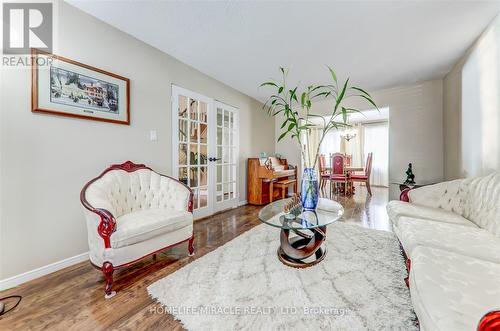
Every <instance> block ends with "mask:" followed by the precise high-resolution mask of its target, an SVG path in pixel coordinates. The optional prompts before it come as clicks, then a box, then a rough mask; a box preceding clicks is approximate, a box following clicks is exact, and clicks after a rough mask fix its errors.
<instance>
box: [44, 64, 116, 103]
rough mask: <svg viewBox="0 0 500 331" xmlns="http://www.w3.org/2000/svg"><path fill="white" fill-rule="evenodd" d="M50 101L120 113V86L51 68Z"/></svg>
mask: <svg viewBox="0 0 500 331" xmlns="http://www.w3.org/2000/svg"><path fill="white" fill-rule="evenodd" d="M50 100H51V101H52V102H54V103H61V104H66V105H71V106H77V107H82V108H87V109H93V110H97V111H106V112H111V113H116V112H117V111H118V85H116V84H112V83H109V82H104V81H102V80H99V79H95V78H92V77H87V76H84V75H80V74H78V73H76V72H71V71H68V70H64V69H61V68H57V67H54V66H52V67H51V68H50Z"/></svg>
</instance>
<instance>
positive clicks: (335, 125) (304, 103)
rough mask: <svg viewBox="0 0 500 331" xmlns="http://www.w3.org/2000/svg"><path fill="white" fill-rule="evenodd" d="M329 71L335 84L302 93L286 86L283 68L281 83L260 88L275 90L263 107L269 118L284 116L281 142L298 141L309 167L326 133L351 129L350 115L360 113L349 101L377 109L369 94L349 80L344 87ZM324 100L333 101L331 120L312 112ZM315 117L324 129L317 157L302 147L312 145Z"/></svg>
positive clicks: (277, 82)
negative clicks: (355, 100)
mask: <svg viewBox="0 0 500 331" xmlns="http://www.w3.org/2000/svg"><path fill="white" fill-rule="evenodd" d="M328 70H329V72H330V76H331V79H332V84H329V85H309V86H307V88H306V89H305V90H303V91H300V90H299V87H298V86H295V87H293V88H292V87H288V86H287V75H288V70H286V69H284V68H282V67H281V68H280V72H281V81H274V80H271V81H267V82H264V83H262V84H261V85H260V86H261V87H263V86H267V87H270V88H272V89H273V90H274V91H273V94H272V95H271V96H270V97H269V99H268V100H267V102H266V103H265V104H264V107H263V108H264V109H265V110H266V111H267V112H268V114H269V115H270V116H278V115H280V114H282V117H283V122H282V123H281V128H280V130H281V134H280V136H279V138H278V141H281V140H282V139H283V138H285V137H287V136H291V138H292V139H295V140H296V141H297V142H298V144H299V146H300V150H301V155H302V159H303V161H304V164H305V166H306V168H315V167H316V164H317V162H318V154H319V150H320V146H321V143H322V142H323V139H324V138H325V136H326V134H327V133H328V132H330V131H331V130H333V129H336V130H339V129H341V128H345V127H349V126H350V124H349V123H348V121H347V119H348V115H349V114H352V113H361V112H360V110H359V109H356V108H352V107H348V106H344V105H345V102H346V100H347V99H349V98H361V99H362V100H364V101H365V102H367V103H368V104H369V105H370V107H371V106H373V107H375V108H376V109H378V107H377V105H376V104H375V102H374V101H373V98H372V97H371V96H370V94H369V93H368V92H366V91H365V90H364V89H362V88H360V87H357V86H352V85H350V84H349V78H348V79H347V80H346V81H345V82H344V83H343V84H339V82H338V79H337V74H336V73H335V71H334V70H333V69H332V68H331V67H328ZM325 99H326V100H331V102H332V106H331V113H330V115H331V117H330V119H329V120H328V121H327V120H326V119H325V117H324V116H320V115H318V114H313V113H312V112H311V110H312V108H313V102H315V101H318V100H325ZM313 118H319V119H320V120H322V121H323V126H322V132H321V137H320V141H319V144H318V147H317V149H316V151H315V153H314V155H311V153H310V150H309V148H302V146H304V145H307V146H308V145H309V141H310V136H311V130H312V128H313V127H316V126H317V125H316V124H314V123H313V121H312V119H313ZM303 140H305V141H303Z"/></svg>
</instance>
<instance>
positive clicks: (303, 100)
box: [300, 92, 307, 107]
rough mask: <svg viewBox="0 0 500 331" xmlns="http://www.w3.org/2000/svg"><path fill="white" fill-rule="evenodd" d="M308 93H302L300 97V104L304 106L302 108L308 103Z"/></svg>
mask: <svg viewBox="0 0 500 331" xmlns="http://www.w3.org/2000/svg"><path fill="white" fill-rule="evenodd" d="M306 95H307V94H306V92H302V96H301V97H300V103H301V105H302V107H304V105H305V101H306Z"/></svg>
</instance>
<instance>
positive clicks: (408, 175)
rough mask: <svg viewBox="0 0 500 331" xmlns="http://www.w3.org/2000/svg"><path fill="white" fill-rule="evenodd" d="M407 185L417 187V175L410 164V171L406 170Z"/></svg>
mask: <svg viewBox="0 0 500 331" xmlns="http://www.w3.org/2000/svg"><path fill="white" fill-rule="evenodd" d="M404 184H405V185H415V175H414V174H413V169H412V165H411V163H408V170H406V180H405V182H404Z"/></svg>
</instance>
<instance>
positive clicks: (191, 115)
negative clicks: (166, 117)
mask: <svg viewBox="0 0 500 331" xmlns="http://www.w3.org/2000/svg"><path fill="white" fill-rule="evenodd" d="M172 98H173V105H174V106H176V108H177V109H175V110H174V118H173V121H174V123H175V124H177V125H176V126H177V127H176V131H177V132H176V133H175V134H173V137H174V140H176V141H174V155H176V160H174V174H176V175H177V176H178V178H179V180H180V181H181V182H183V183H184V184H186V185H187V186H188V187H190V188H191V190H192V192H193V211H194V214H195V217H203V216H208V215H210V214H211V208H210V205H209V204H210V196H209V193H208V192H210V180H209V178H210V167H209V164H208V163H209V161H208V159H209V152H210V145H209V129H210V128H209V117H210V108H211V105H212V101H211V100H210V99H208V98H206V97H203V96H201V95H198V94H196V93H194V92H190V91H187V90H184V89H181V88H178V87H173V88H172Z"/></svg>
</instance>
